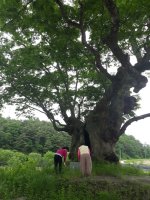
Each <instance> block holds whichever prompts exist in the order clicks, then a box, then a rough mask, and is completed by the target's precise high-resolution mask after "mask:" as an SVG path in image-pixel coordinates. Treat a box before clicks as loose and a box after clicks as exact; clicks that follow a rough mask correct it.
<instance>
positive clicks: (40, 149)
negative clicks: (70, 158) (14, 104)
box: [0, 117, 70, 154]
mask: <svg viewBox="0 0 150 200" xmlns="http://www.w3.org/2000/svg"><path fill="white" fill-rule="evenodd" d="M0 124H1V126H0V148H3V149H10V150H17V151H20V152H23V153H31V152H36V153H41V154H44V153H46V152H47V151H55V150H56V149H57V148H59V147H61V146H66V145H67V146H70V136H69V135H68V134H66V133H62V132H56V131H55V130H54V128H53V127H52V125H51V123H49V122H45V121H40V120H38V119H29V120H24V121H20V120H14V119H9V118H7V119H5V118H2V117H0Z"/></svg>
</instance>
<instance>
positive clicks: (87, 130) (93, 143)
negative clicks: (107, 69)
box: [71, 68, 146, 162]
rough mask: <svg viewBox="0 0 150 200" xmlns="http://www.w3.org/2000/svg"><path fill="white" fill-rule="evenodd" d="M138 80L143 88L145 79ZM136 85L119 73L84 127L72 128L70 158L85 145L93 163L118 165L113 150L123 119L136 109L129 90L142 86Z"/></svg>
mask: <svg viewBox="0 0 150 200" xmlns="http://www.w3.org/2000/svg"><path fill="white" fill-rule="evenodd" d="M139 78H140V79H141V80H143V83H144V84H145V81H146V79H145V78H143V76H140V74H139ZM139 84H140V85H137V79H135V78H133V77H132V76H130V75H129V73H128V72H127V71H126V70H124V69H123V68H122V69H121V70H119V71H118V73H117V75H116V78H115V80H114V81H113V83H112V85H111V88H110V89H109V90H108V91H107V92H106V93H105V96H104V97H103V98H102V99H101V100H100V101H99V102H98V103H97V104H96V106H95V108H94V109H93V110H92V111H91V112H90V113H89V115H88V116H87V118H86V121H85V125H84V126H83V123H81V122H80V123H79V122H78V123H77V122H76V125H74V129H73V132H72V145H71V154H72V155H75V154H76V153H77V148H78V147H79V145H80V143H81V142H82V141H84V142H85V144H87V145H88V146H89V147H90V149H91V154H92V158H93V159H95V160H107V161H110V162H118V160H119V159H118V157H117V156H116V154H115V150H114V148H115V145H116V142H117V141H118V139H119V137H120V129H121V126H122V124H123V122H124V115H126V114H130V113H131V111H133V110H134V108H135V106H136V99H135V97H133V96H131V93H130V88H131V87H133V86H135V87H136V89H137V90H139V89H141V85H144V84H142V81H140V82H139ZM74 124H75V122H74ZM72 125H73V123H72ZM72 158H73V159H74V156H72Z"/></svg>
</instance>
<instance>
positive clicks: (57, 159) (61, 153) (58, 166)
mask: <svg viewBox="0 0 150 200" xmlns="http://www.w3.org/2000/svg"><path fill="white" fill-rule="evenodd" d="M68 151H69V148H68V147H62V148H61V149H58V150H57V151H56V153H55V154H54V168H55V172H56V173H61V170H62V162H64V165H66V158H67V152H68Z"/></svg>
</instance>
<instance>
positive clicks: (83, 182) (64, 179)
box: [0, 163, 147, 200]
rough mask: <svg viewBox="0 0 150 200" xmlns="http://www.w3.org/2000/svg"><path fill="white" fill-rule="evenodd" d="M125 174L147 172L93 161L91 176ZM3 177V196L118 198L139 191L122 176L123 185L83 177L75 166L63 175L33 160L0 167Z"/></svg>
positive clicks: (5, 198)
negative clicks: (41, 166)
mask: <svg viewBox="0 0 150 200" xmlns="http://www.w3.org/2000/svg"><path fill="white" fill-rule="evenodd" d="M123 175H137V176H139V175H144V172H142V171H141V170H139V169H136V168H134V167H132V166H127V167H123V166H121V165H115V164H107V163H93V171H92V177H95V176H110V177H112V176H113V177H117V178H120V177H122V176H123ZM0 180H1V181H0V199H2V200H12V199H13V200H15V199H17V198H18V197H25V199H26V200H50V199H53V200H63V199H65V200H70V199H72V200H80V199H82V200H91V199H95V200H99V199H104V200H105V199H107V200H109V199H111V200H113V199H114V200H118V199H121V198H122V197H121V196H122V195H125V194H128V193H129V194H130V193H133V191H134V190H135V191H136V192H138V191H139V188H138V186H134V185H130V184H126V183H125V182H124V181H123V180H121V184H122V186H121V185H119V186H117V185H116V184H117V183H116V184H114V185H112V183H110V182H107V181H106V182H105V181H99V180H97V181H96V180H94V179H93V180H91V179H90V178H81V174H80V171H79V170H77V169H76V170H72V169H70V168H69V167H66V168H64V169H63V173H62V174H61V175H55V173H54V170H53V167H52V166H49V167H46V168H43V169H41V168H40V170H38V168H37V170H36V167H35V165H34V164H33V163H26V164H22V165H17V166H13V167H5V168H0ZM129 185H130V186H131V187H130V188H129ZM118 188H119V190H120V191H118ZM131 188H132V189H131ZM130 190H131V191H130ZM132 190H133V191H132ZM140 191H144V192H145V193H146V191H147V190H146V189H145V188H142V187H141V188H140ZM124 193H125V194H124ZM138 195H139V194H138ZM131 196H133V195H131ZM128 199H130V198H128ZM137 200H138V199H137ZM140 200H142V199H140Z"/></svg>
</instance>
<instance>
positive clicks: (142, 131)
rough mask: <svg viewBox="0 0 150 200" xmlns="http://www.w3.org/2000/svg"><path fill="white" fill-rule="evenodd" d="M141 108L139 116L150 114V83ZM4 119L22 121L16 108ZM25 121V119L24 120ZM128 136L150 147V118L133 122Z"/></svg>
mask: <svg viewBox="0 0 150 200" xmlns="http://www.w3.org/2000/svg"><path fill="white" fill-rule="evenodd" d="M139 94H140V97H141V101H140V102H141V108H140V109H139V110H137V112H136V114H137V115H142V114H146V113H150V81H149V83H148V84H147V86H146V87H145V88H143V89H142V90H141V91H140V93H139ZM1 114H2V116H3V117H5V118H6V117H10V118H12V119H20V118H17V117H16V115H15V108H14V107H13V106H7V107H6V109H5V110H3V111H2V112H1ZM35 117H37V118H39V119H40V120H45V121H48V118H47V117H46V116H45V115H44V114H41V113H39V112H37V113H36V116H35ZM22 119H23V118H22ZM126 134H128V135H133V136H134V137H135V138H136V139H137V140H139V141H140V142H141V143H143V144H149V145H150V117H148V118H145V119H143V120H139V121H137V122H133V123H132V124H131V125H130V126H129V127H128V128H127V129H126Z"/></svg>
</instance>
